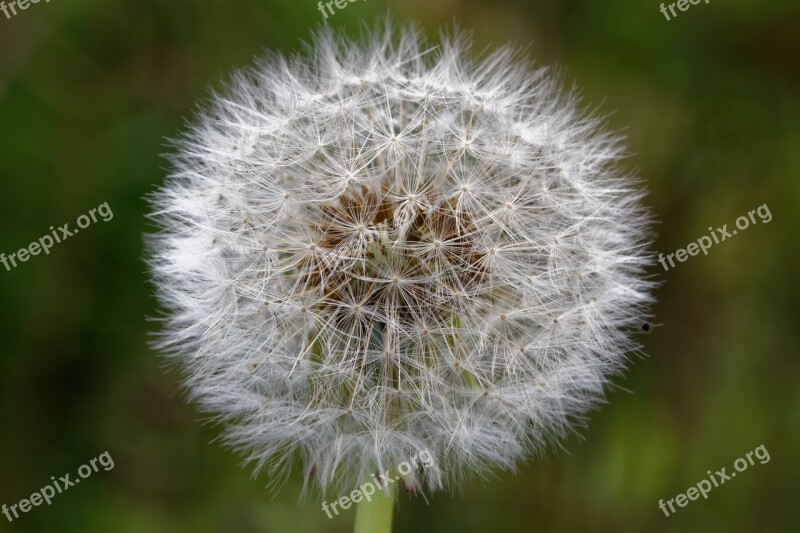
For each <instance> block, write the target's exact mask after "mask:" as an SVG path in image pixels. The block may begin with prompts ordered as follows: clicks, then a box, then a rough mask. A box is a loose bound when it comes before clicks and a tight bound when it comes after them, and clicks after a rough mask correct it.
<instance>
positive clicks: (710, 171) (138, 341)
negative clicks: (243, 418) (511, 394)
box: [0, 0, 800, 533]
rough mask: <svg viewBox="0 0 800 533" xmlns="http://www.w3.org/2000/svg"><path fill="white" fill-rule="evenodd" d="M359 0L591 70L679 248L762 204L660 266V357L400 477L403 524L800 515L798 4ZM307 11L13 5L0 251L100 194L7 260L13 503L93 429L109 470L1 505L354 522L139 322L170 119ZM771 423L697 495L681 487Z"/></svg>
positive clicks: (112, 1)
mask: <svg viewBox="0 0 800 533" xmlns="http://www.w3.org/2000/svg"><path fill="white" fill-rule="evenodd" d="M658 7H659V2H657V1H656V0H647V1H643V2H610V1H597V0H571V1H566V0H565V1H555V0H553V1H544V0H403V1H397V2H394V3H393V4H391V5H390V4H388V3H386V2H384V1H382V0H366V1H363V2H356V3H353V4H349V5H348V6H347V7H346V8H345V9H344V10H341V11H338V12H337V13H336V14H335V15H334V16H332V17H330V19H329V20H328V22H329V23H330V24H332V25H334V26H337V27H342V28H346V29H347V31H349V32H352V33H357V32H358V30H359V25H360V24H362V23H364V22H367V23H370V24H371V23H372V22H373V21H374V19H375V18H376V17H378V16H381V15H383V14H385V13H386V12H387V10H389V9H391V11H392V12H393V13H394V14H395V16H396V18H397V19H399V20H403V19H405V18H407V17H408V18H413V19H415V20H417V21H419V22H420V23H421V24H422V25H423V27H424V28H425V29H426V30H427V31H429V32H430V34H431V35H432V36H435V35H436V33H437V28H438V27H440V26H441V25H443V24H449V23H452V22H454V21H458V22H460V23H461V25H463V26H464V27H467V28H470V29H472V30H474V32H475V38H476V41H477V42H478V44H479V45H480V47H483V46H492V45H497V44H501V43H504V42H506V41H507V40H513V41H515V42H516V43H518V44H519V45H521V46H527V47H528V51H529V53H530V55H531V57H532V58H534V59H535V60H536V61H537V62H539V63H544V64H550V65H554V66H555V67H556V68H557V69H558V71H559V72H560V73H561V75H562V76H563V78H564V80H565V83H566V84H572V83H573V82H577V83H578V85H579V86H581V87H582V88H583V90H582V94H583V96H584V99H585V102H586V103H587V105H597V106H599V108H600V109H601V110H602V111H604V112H609V113H613V114H611V116H610V118H609V122H610V124H611V126H612V127H614V128H616V129H620V130H623V131H624V132H625V133H626V134H627V135H628V136H629V139H630V147H631V152H632V157H631V158H630V161H629V164H630V165H631V167H632V168H634V169H635V170H636V171H637V172H638V174H639V175H641V176H642V177H643V179H644V181H645V183H646V184H647V186H648V188H649V190H650V196H649V198H648V200H647V201H648V203H649V204H650V205H651V206H652V209H653V211H654V213H655V214H656V216H657V218H658V220H659V224H658V227H657V231H658V238H657V241H656V244H655V249H657V250H659V251H662V252H665V253H669V252H673V251H674V250H676V249H677V248H681V247H684V246H686V244H687V243H689V242H692V241H694V240H696V239H697V238H698V237H700V236H702V235H704V234H706V233H707V229H706V228H707V227H708V226H713V227H717V226H721V225H722V224H728V225H729V227H732V226H733V223H734V221H735V219H736V217H738V216H740V215H745V214H746V213H747V212H748V211H749V210H751V209H755V208H756V207H757V206H759V205H762V204H764V203H767V204H768V206H769V208H770V211H771V213H772V215H773V220H772V222H770V223H769V224H761V223H759V224H757V225H754V226H751V227H750V228H749V229H748V230H747V231H744V232H740V233H739V234H738V235H737V236H736V237H734V238H732V239H729V240H727V241H726V242H724V243H722V244H720V245H719V246H715V247H713V248H712V249H711V250H710V252H709V255H708V256H702V255H700V256H698V257H692V258H690V259H689V260H688V261H686V262H685V263H682V264H679V265H678V266H677V267H676V268H674V269H672V270H670V271H669V272H666V273H665V272H663V270H662V269H661V268H660V267H657V266H654V268H653V273H654V274H657V275H658V276H659V279H660V280H661V281H663V285H662V286H661V288H660V289H659V290H658V304H657V306H656V308H655V314H656V317H657V320H656V322H658V323H663V326H660V327H658V328H656V330H655V332H654V333H653V334H652V335H650V336H643V337H642V341H643V343H644V345H645V348H646V351H647V353H648V354H649V357H647V358H644V359H637V360H636V361H634V364H633V366H632V369H631V371H630V372H629V374H628V375H627V377H626V378H625V379H621V380H618V381H617V385H618V388H617V390H615V391H612V392H611V393H610V395H609V400H610V402H609V404H608V405H607V406H605V408H604V409H603V410H601V411H600V412H597V413H595V414H594V415H593V416H592V420H591V424H590V426H589V427H588V428H587V429H585V430H582V431H581V432H580V434H579V435H575V436H573V437H572V438H570V439H568V440H567V441H566V442H564V443H563V449H560V450H553V451H552V453H550V454H548V455H547V457H543V458H541V459H540V460H538V461H535V462H530V463H528V464H526V465H524V466H522V468H521V469H520V470H519V471H518V472H517V473H516V474H511V473H498V475H497V477H496V478H494V479H488V480H475V481H474V482H472V483H470V484H468V485H465V486H464V487H463V490H462V491H461V493H459V494H454V495H450V494H435V495H432V496H428V497H427V499H425V498H420V497H417V498H408V497H404V498H403V499H402V501H401V502H400V504H399V508H398V509H397V519H396V522H395V530H396V531H397V532H411V531H426V532H427V531H431V532H450V531H453V532H455V531H459V532H467V531H470V532H472V531H474V532H484V531H513V532H522V531H540V532H545V531H546V532H551V531H569V532H572V531H588V532H606V531H608V532H612V531H613V532H617V531H626V532H627V531H680V532H687V531H689V532H694V531H731V532H736V531H746V532H752V531H759V532H773V531H774V532H788V531H798V527H800V526H798V523H800V506H799V505H798V503H800V502H799V501H798V500H800V453H799V452H800V386H798V383H799V382H800V380H799V379H798V378H800V362H798V346H800V339H799V338H798V336H799V333H800V332H799V330H798V314H799V312H798V308H799V306H798V304H800V294H799V292H800V291H798V288H797V279H798V274H800V268H798V267H799V266H800V261H799V260H798V259H800V258H799V257H798V255H799V254H798V235H797V230H798V227H800V224H798V222H800V220H799V219H800V209H798V205H800V185H799V183H800V181H799V178H800V149H799V148H800V38H798V30H800V6H798V4H797V2H796V1H794V0H785V1H781V0H729V1H726V2H716V1H714V2H711V3H710V4H706V3H704V2H702V3H700V4H699V5H697V6H694V7H692V8H691V9H690V10H689V11H687V12H685V13H680V16H679V17H678V18H676V19H674V20H671V21H669V22H668V21H666V20H665V19H664V17H663V16H662V15H661V13H660V12H659V10H658ZM321 22H322V15H321V14H320V13H319V11H318V10H317V5H316V2H315V1H314V0H235V1H226V2H220V1H211V0H138V1H136V2H132V1H122V0H104V1H103V2H97V1H89V0H70V1H64V0H52V1H51V2H49V3H45V2H40V3H39V4H32V5H31V6H30V7H29V9H28V10H26V11H20V12H19V14H18V15H17V16H16V17H13V18H12V19H6V18H5V16H3V15H2V13H0V175H1V176H2V179H0V228H1V229H0V252H5V253H7V254H9V253H12V252H14V251H16V250H18V249H20V248H22V247H23V246H27V244H28V243H30V242H31V241H33V240H36V239H38V238H39V237H40V236H42V235H44V234H46V233H48V228H49V227H50V226H51V225H53V226H58V225H61V224H63V223H65V222H71V223H73V225H74V221H75V219H76V218H77V217H78V216H79V215H81V214H84V213H86V212H87V211H88V210H89V209H91V208H94V207H96V206H97V205H99V204H101V203H103V202H108V203H109V205H110V206H111V208H112V210H113V213H114V219H113V220H112V221H110V222H108V223H98V224H95V225H92V226H90V227H89V228H88V229H86V230H84V231H83V232H81V234H79V235H76V236H75V237H73V238H71V239H70V240H68V241H66V242H64V243H62V244H60V245H58V246H56V247H55V248H54V249H53V250H52V253H51V255H49V256H44V255H40V256H37V257H34V258H32V259H31V260H29V261H28V262H27V263H25V264H23V265H21V267H19V268H16V269H14V270H13V271H11V272H7V271H5V269H4V268H2V267H0V313H2V320H1V321H0V504H2V503H5V504H8V505H10V504H13V503H15V502H17V501H19V500H20V499H22V498H26V497H28V496H29V495H30V494H31V493H32V492H33V491H35V490H38V489H39V488H40V487H42V486H44V485H45V484H47V483H49V481H50V476H52V475H56V476H60V475H63V474H64V473H68V472H69V473H72V475H73V476H74V475H75V474H74V473H75V472H76V471H77V468H78V467H79V466H80V465H82V464H84V463H85V462H87V461H88V460H89V459H91V458H93V457H96V456H97V455H99V454H100V453H102V452H103V451H106V450H107V451H108V452H109V453H110V454H111V456H112V457H113V459H114V461H115V468H114V469H113V470H111V471H108V472H104V471H102V470H101V471H100V472H99V473H97V474H94V475H93V476H92V477H91V478H89V479H87V480H85V481H84V482H83V483H82V484H81V485H80V486H76V487H73V488H72V489H70V490H69V491H67V492H66V493H64V494H61V495H60V496H57V497H56V498H55V499H54V501H53V503H52V505H50V506H45V507H37V508H34V509H33V510H32V511H31V512H29V513H27V514H25V515H23V516H22V517H21V518H20V519H19V520H17V521H15V522H14V523H8V522H7V521H6V520H5V518H4V517H2V516H0V531H20V532H23V531H24V532H50V531H68V532H72V531H76V532H95V531H96V532H108V531H114V532H131V533H133V532H148V533H150V532H152V533H161V532H164V533H167V532H189V531H191V532H194V533H199V532H206V531H207V532H244V533H246V532H254V533H255V532H306V531H308V532H345V531H349V530H351V527H352V520H353V512H352V510H351V511H349V512H347V513H345V514H343V515H340V516H339V517H337V518H335V519H333V520H328V519H327V518H326V516H325V514H324V513H323V512H322V511H321V510H320V502H319V501H318V498H316V497H313V496H312V497H311V498H309V499H308V500H307V501H306V502H305V503H302V502H299V493H300V483H299V478H298V477H294V478H292V480H290V482H289V483H288V484H287V485H286V486H284V487H283V489H282V490H280V491H279V492H278V493H273V492H270V491H269V490H268V489H267V488H265V487H266V485H267V483H268V482H269V480H268V479H265V478H263V477H261V478H257V479H251V477H250V472H249V471H248V470H243V469H242V468H240V467H239V466H238V465H239V459H240V458H239V457H237V456H236V455H235V454H234V453H232V452H230V451H228V450H225V449H223V448H221V447H220V446H219V445H217V444H216V443H212V442H211V441H212V440H213V439H215V438H216V437H217V436H218V435H219V429H218V428H214V427H211V426H208V425H205V424H203V423H201V422H202V419H201V416H200V414H199V413H198V412H197V411H196V410H195V409H194V408H193V407H192V406H191V405H187V403H186V401H185V398H184V396H183V393H182V392H181V390H180V387H179V375H178V373H177V372H176V371H174V370H169V369H167V368H165V367H164V365H163V362H162V360H161V359H159V358H158V356H157V355H156V354H154V353H153V352H152V351H151V350H150V349H149V348H148V345H147V339H148V331H149V330H151V329H152V328H153V327H154V325H153V324H152V322H148V321H147V320H146V317H147V316H154V315H155V314H156V304H155V301H154V299H153V297H152V289H151V287H150V286H149V284H148V283H147V274H146V268H145V265H144V263H143V261H142V258H143V254H144V252H143V244H142V235H143V233H145V232H147V231H151V230H152V228H150V227H149V226H148V222H147V221H146V219H145V216H144V215H145V213H146V212H147V205H146V201H145V200H144V196H145V195H146V194H147V193H148V192H150V191H152V190H153V188H154V187H155V186H156V185H157V184H159V183H160V182H161V180H162V179H163V176H164V174H165V166H166V163H165V161H164V159H163V158H162V157H161V154H162V153H163V152H165V151H166V150H167V148H166V145H165V138H167V137H172V136H175V135H176V134H177V133H178V132H179V131H180V129H181V127H182V125H183V123H184V122H183V121H184V117H190V116H191V113H192V110H193V109H194V103H195V102H196V101H197V99H199V98H203V97H206V96H207V95H208V90H209V88H210V87H220V86H221V85H220V81H221V80H223V79H224V78H225V76H227V75H228V74H229V73H230V71H231V69H232V68H233V67H235V66H243V65H247V64H249V63H250V62H251V59H252V58H253V56H254V55H256V54H258V53H260V51H261V50H262V49H263V48H272V49H279V50H284V51H291V50H293V49H295V48H297V47H298V46H299V44H300V42H301V40H304V39H306V38H307V37H308V35H309V31H310V29H311V28H313V27H315V26H316V25H318V24H320V23H321ZM761 444H763V445H764V446H765V447H766V448H767V450H768V451H769V453H770V457H771V460H770V462H769V463H767V464H764V465H761V464H759V463H756V465H755V466H752V467H750V468H749V469H748V470H747V471H746V472H744V473H742V474H740V475H739V476H738V477H737V478H735V479H733V480H731V481H729V482H728V483H726V484H725V485H723V486H721V487H719V488H716V489H714V490H713V491H712V492H711V493H710V494H709V499H708V500H699V501H695V502H691V503H690V504H689V505H688V506H687V507H685V508H683V509H681V510H680V511H679V512H678V513H677V514H675V515H673V516H671V517H669V518H667V517H665V516H664V515H663V513H662V512H661V511H660V510H659V509H658V507H657V503H658V500H659V499H662V498H664V499H669V498H673V497H674V496H675V495H676V494H678V493H679V492H685V491H686V489H687V488H688V487H690V486H691V485H693V484H695V483H697V482H698V481H700V480H701V479H703V478H704V477H706V474H705V472H706V471H707V470H714V471H715V470H718V469H719V468H722V467H727V468H728V470H731V468H732V464H733V462H734V460H736V459H737V458H739V457H742V456H743V455H744V454H745V453H746V452H748V451H751V450H753V449H754V448H755V447H757V446H759V445H761Z"/></svg>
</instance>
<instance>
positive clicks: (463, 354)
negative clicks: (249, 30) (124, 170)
mask: <svg viewBox="0 0 800 533" xmlns="http://www.w3.org/2000/svg"><path fill="white" fill-rule="evenodd" d="M306 52H307V53H306V54H304V55H302V56H297V57H294V58H292V59H285V58H283V57H281V56H279V55H270V56H268V57H267V58H265V59H262V60H261V61H259V62H258V63H257V65H256V66H255V67H254V68H252V69H250V70H248V71H246V72H240V73H238V74H236V75H235V76H234V79H233V82H232V84H231V86H230V87H229V88H228V90H227V91H226V92H225V94H221V95H215V96H214V97H213V105H212V106H211V109H210V111H207V112H202V113H201V115H200V116H199V118H198V119H197V120H196V122H195V123H194V125H193V126H191V127H190V128H189V131H188V133H187V134H186V135H185V136H184V137H183V138H182V139H181V140H180V141H178V142H177V146H178V151H177V153H176V154H175V155H174V156H173V163H174V169H173V171H172V173H171V174H170V176H169V178H168V179H167V183H166V185H165V186H164V187H163V188H162V189H160V190H159V191H158V192H157V193H156V194H154V196H153V205H154V214H153V217H154V218H155V220H156V221H157V222H158V224H159V226H160V228H161V232H160V233H159V234H157V235H155V236H153V237H152V242H151V260H150V262H151V267H152V272H153V276H154V279H155V284H156V287H157V290H158V295H159V298H160V301H161V302H162V304H163V305H164V307H165V308H166V309H167V310H168V313H167V314H166V318H165V326H164V329H163V331H162V333H161V337H160V341H159V343H158V346H159V348H160V349H162V350H163V351H164V352H165V353H167V354H169V355H170V356H172V357H174V358H176V360H177V361H179V362H180V363H182V365H183V366H184V368H185V370H186V376H187V378H186V384H187V388H188V389H189V391H190V393H191V397H192V398H193V399H194V400H196V401H197V402H198V403H199V404H200V405H201V406H202V407H203V408H204V409H206V410H207V411H208V412H210V413H213V414H214V415H215V417H216V419H217V420H219V421H221V422H223V423H224V424H225V425H226V427H227V432H226V439H227V442H228V443H229V444H230V445H232V446H234V447H236V448H238V449H240V450H242V451H243V452H245V454H246V456H247V459H248V461H249V462H252V463H253V464H254V465H255V467H256V471H259V470H261V469H264V468H266V469H267V470H268V471H269V472H270V473H272V474H273V475H274V474H285V473H288V472H289V471H290V469H291V468H292V466H293V465H297V464H300V465H303V467H304V468H305V471H306V472H307V479H308V480H309V481H313V482H316V484H318V486H319V487H320V488H322V489H323V491H324V490H326V489H328V488H330V487H331V486H337V488H340V489H347V490H349V488H352V487H353V486H354V485H356V484H357V483H359V481H360V480H362V479H363V478H364V477H365V475H367V474H368V473H371V472H375V471H376V470H381V471H383V470H385V469H388V468H394V467H396V466H397V465H399V464H401V463H403V462H404V461H407V460H409V459H410V458H411V457H414V456H415V455H417V454H418V453H419V452H420V451H424V450H428V451H429V452H430V454H431V456H432V457H433V465H432V466H429V467H427V468H421V465H420V468H416V469H412V471H411V472H410V473H409V474H408V475H407V476H406V481H407V485H408V486H415V487H425V488H428V489H430V490H436V489H440V488H448V487H450V488H452V487H454V486H455V485H457V484H458V483H460V481H461V480H462V478H463V477H464V476H465V475H466V474H469V473H471V472H478V473H481V472H486V471H487V470H489V469H491V468H494V467H500V468H507V469H511V468H514V467H515V465H516V464H517V463H518V461H520V460H522V459H525V458H526V457H528V456H529V455H531V454H535V453H537V452H540V451H542V449H543V448H544V447H545V446H546V445H547V444H549V443H554V442H556V441H557V440H558V439H560V438H562V437H564V435H565V434H566V433H568V431H569V430H570V428H573V427H575V425H576V424H582V423H583V422H584V421H585V419H584V416H585V414H586V413H587V411H589V410H590V409H591V408H592V407H593V406H595V405H596V404H597V403H598V402H599V401H601V400H602V399H603V396H604V389H605V388H606V386H607V384H608V379H609V377H610V376H612V375H614V374H616V373H619V372H620V371H621V370H623V367H624V363H625V354H626V353H628V352H630V351H631V350H635V349H636V344H635V343H634V342H632V341H631V340H630V339H629V337H628V335H627V333H626V330H630V329H632V328H633V327H634V326H635V325H636V324H637V323H638V322H639V321H640V320H641V318H642V317H643V316H645V315H646V313H647V310H646V308H647V306H648V305H649V304H650V300H651V298H650V296H649V291H650V289H651V283H650V282H649V281H648V280H647V278H646V277H645V275H644V273H643V271H644V268H645V266H646V265H647V264H648V263H649V262H650V256H649V253H648V252H647V250H646V244H647V243H646V235H647V229H648V226H649V222H648V216H647V213H646V211H645V209H644V208H643V207H642V205H641V197H642V193H641V192H640V191H639V190H638V189H637V188H636V186H635V182H634V180H633V179H632V178H631V177H630V176H628V175H627V174H625V173H624V172H622V171H621V170H620V169H619V167H618V162H619V161H620V160H621V158H622V157H623V156H624V149H623V147H622V146H621V144H620V138H619V137H617V136H615V135H611V134H609V133H607V132H604V131H602V130H601V128H600V126H601V124H600V121H599V120H598V119H597V118H595V117H592V116H587V115H585V114H582V113H581V112H580V111H578V110H577V108H576V103H577V102H576V98H575V97H574V95H572V94H564V93H562V92H561V91H560V90H559V89H558V86H557V83H556V82H555V81H554V80H553V79H552V78H551V77H549V76H548V75H547V73H546V69H543V68H539V69H535V68H532V67H531V66H530V65H529V64H527V63H526V62H524V61H521V60H519V59H518V58H517V57H516V55H517V54H516V53H515V52H514V51H513V50H511V49H508V48H505V49H502V50H500V51H497V52H495V53H493V54H492V55H490V56H488V57H486V58H484V59H482V60H480V61H478V62H473V61H471V60H470V58H469V56H470V52H471V47H470V41H469V38H468V37H466V36H465V35H464V34H462V33H458V32H456V34H455V36H454V37H443V38H442V42H441V43H440V44H438V45H437V46H429V45H428V44H426V43H425V42H424V41H423V40H422V39H421V37H420V35H419V32H418V31H417V30H416V29H415V28H414V27H406V28H403V29H401V30H393V29H392V28H391V24H387V25H386V26H385V27H381V28H379V29H377V30H375V31H373V32H370V33H369V34H368V36H367V37H366V39H365V40H363V41H361V42H353V41H349V40H347V39H345V38H343V37H339V36H336V35H334V34H333V33H331V32H329V31H322V32H321V33H319V34H318V35H317V36H316V37H315V39H314V41H313V43H312V44H311V45H309V46H308V50H307V51H306Z"/></svg>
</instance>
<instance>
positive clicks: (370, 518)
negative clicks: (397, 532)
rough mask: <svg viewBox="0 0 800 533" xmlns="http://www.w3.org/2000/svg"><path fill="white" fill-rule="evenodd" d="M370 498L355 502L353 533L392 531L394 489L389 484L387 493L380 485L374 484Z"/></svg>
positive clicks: (389, 532) (385, 532) (388, 532)
mask: <svg viewBox="0 0 800 533" xmlns="http://www.w3.org/2000/svg"><path fill="white" fill-rule="evenodd" d="M371 500H372V501H367V500H366V499H362V500H361V501H360V502H358V503H357V504H356V524H355V528H354V529H353V533H392V510H393V507H394V491H393V490H392V489H391V485H390V487H389V494H388V495H387V494H386V493H385V492H384V491H383V489H382V488H381V487H378V486H376V487H375V494H374V495H372V497H371Z"/></svg>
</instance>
